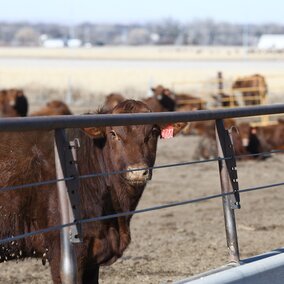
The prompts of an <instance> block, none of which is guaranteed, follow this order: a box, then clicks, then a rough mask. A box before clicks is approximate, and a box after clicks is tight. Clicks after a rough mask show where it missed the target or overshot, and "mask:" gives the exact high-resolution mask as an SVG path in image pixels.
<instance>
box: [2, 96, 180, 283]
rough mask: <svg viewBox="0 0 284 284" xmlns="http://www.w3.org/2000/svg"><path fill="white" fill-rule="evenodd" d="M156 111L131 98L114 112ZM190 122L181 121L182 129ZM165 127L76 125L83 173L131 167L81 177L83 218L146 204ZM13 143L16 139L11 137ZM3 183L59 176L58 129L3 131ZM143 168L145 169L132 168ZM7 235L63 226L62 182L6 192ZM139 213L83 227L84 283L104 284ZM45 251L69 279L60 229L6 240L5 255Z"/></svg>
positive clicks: (78, 249) (56, 275) (80, 260)
mask: <svg viewBox="0 0 284 284" xmlns="http://www.w3.org/2000/svg"><path fill="white" fill-rule="evenodd" d="M137 112H142V113H149V112H150V109H149V107H147V105H145V104H144V103H142V102H139V101H133V100H126V101H124V102H122V103H120V104H118V105H117V106H116V107H115V108H114V109H113V110H112V111H111V113H112V114H119V113H137ZM182 126H183V124H182V123H177V124H175V125H174V134H176V133H177V132H178V131H179V130H181V127H182ZM160 131H161V126H158V125H156V124H152V125H139V126H115V127H110V126H107V127H99V128H97V127H89V128H85V129H72V130H69V131H68V137H69V139H74V138H75V137H77V138H79V140H80V145H81V146H80V148H79V150H78V153H77V160H78V169H79V173H80V175H86V174H90V173H101V172H114V171H121V170H130V171H129V172H127V173H120V174H116V175H110V176H107V177H105V176H100V177H95V178H88V179H82V180H80V188H79V192H80V206H81V208H82V209H81V212H82V218H83V219H86V218H92V217H95V216H102V215H108V214H114V213H119V212H127V211H130V210H134V209H135V208H136V206H137V204H138V202H139V199H140V197H141V195H142V193H143V190H144V188H145V186H146V183H147V181H148V180H150V179H151V176H152V170H151V169H148V168H149V167H152V166H153V165H154V162H155V158H156V147H157V141H158V137H159V136H160ZM11 141H12V142H13V143H11ZM1 145H2V147H1V148H0V171H1V179H0V186H1V187H8V186H12V185H18V184H25V183H32V182H39V181H43V180H53V179H55V169H54V168H55V165H54V151H53V132H52V131H49V132H48V131H40V132H23V133H3V134H1ZM137 168H143V169H142V170H140V171H131V170H134V169H137ZM0 216H1V218H0V228H1V230H0V238H1V239H3V238H7V237H10V236H15V235H18V234H23V233H27V232H31V231H34V230H39V229H42V228H46V227H50V226H54V225H58V224H60V220H59V217H58V216H60V214H59V204H58V194H57V190H56V185H48V186H47V185H42V186H39V187H37V188H26V189H19V190H13V191H3V192H1V198H0ZM130 219H131V216H127V217H118V218H114V219H110V220H104V221H98V222H93V223H89V224H83V225H82V232H83V243H81V244H76V245H75V253H76V257H77V265H78V279H77V282H76V283H78V284H87V283H88V284H89V283H98V273H99V266H100V265H110V264H112V263H113V262H115V261H116V260H117V259H118V258H119V257H121V256H122V254H123V252H124V250H125V249H126V248H127V247H128V245H129V243H130V239H131V237H130V227H129V226H130ZM26 257H39V258H41V257H44V258H46V259H47V260H48V261H49V263H50V267H51V274H52V279H53V283H58V284H59V283H61V278H60V270H59V262H60V233H59V232H50V233H47V234H42V235H37V236H33V237H31V238H26V239H25V240H23V239H22V240H18V241H17V242H12V243H5V244H2V245H1V249H0V261H5V260H12V259H19V258H26Z"/></svg>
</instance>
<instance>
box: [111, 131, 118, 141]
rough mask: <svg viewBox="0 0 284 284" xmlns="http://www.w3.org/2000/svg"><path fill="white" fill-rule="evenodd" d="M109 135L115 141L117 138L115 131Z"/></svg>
mask: <svg viewBox="0 0 284 284" xmlns="http://www.w3.org/2000/svg"><path fill="white" fill-rule="evenodd" d="M109 133H110V135H111V137H112V138H113V139H115V138H117V134H116V132H115V131H114V130H111V131H110V132H109Z"/></svg>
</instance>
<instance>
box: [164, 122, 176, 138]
mask: <svg viewBox="0 0 284 284" xmlns="http://www.w3.org/2000/svg"><path fill="white" fill-rule="evenodd" d="M173 137H174V127H173V125H171V124H170V125H168V126H167V127H165V128H163V130H162V132H161V138H162V139H169V138H173Z"/></svg>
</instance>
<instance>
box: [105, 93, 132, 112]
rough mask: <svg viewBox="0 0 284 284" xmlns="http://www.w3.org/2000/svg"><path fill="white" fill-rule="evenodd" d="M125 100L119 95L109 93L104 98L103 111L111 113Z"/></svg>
mask: <svg viewBox="0 0 284 284" xmlns="http://www.w3.org/2000/svg"><path fill="white" fill-rule="evenodd" d="M125 100H126V99H125V98H124V97H123V96H122V95H121V94H119V93H110V94H109V95H107V96H106V98H105V101H104V105H103V108H104V110H105V111H111V110H112V109H113V108H114V107H115V106H116V105H118V104H119V103H121V102H123V101H125Z"/></svg>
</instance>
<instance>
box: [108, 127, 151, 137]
mask: <svg viewBox="0 0 284 284" xmlns="http://www.w3.org/2000/svg"><path fill="white" fill-rule="evenodd" d="M153 127H154V125H128V126H112V127H109V130H110V131H111V130H114V131H115V132H116V133H117V134H118V135H120V136H121V137H122V138H127V137H136V138H139V137H145V136H146V135H148V134H149V132H150V131H151V129H152V128H153Z"/></svg>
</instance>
